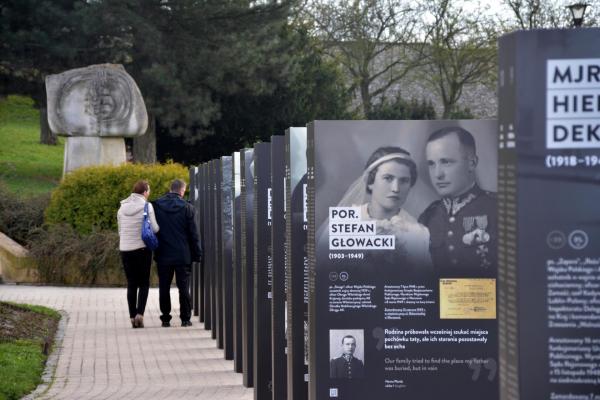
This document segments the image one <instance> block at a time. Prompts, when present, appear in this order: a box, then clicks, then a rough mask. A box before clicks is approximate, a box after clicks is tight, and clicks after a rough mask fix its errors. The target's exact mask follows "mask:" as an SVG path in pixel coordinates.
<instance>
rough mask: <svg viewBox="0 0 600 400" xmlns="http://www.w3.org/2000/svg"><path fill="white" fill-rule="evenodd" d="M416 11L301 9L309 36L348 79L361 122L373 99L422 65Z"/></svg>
mask: <svg viewBox="0 0 600 400" xmlns="http://www.w3.org/2000/svg"><path fill="white" fill-rule="evenodd" d="M421 9H422V5H421V4H420V3H419V2H414V1H405V0H353V1H351V2H344V1H336V0H314V1H311V2H309V4H308V5H307V6H306V7H304V8H303V15H304V18H305V19H306V20H309V21H310V22H311V23H312V24H313V27H314V34H315V35H316V36H317V37H320V38H321V39H322V40H323V42H324V43H325V46H326V49H327V53H328V54H329V55H330V56H331V57H334V58H335V59H336V60H337V61H338V62H339V63H340V65H342V66H343V68H344V69H345V71H346V73H347V74H348V76H349V77H350V79H351V85H350V90H351V91H352V93H354V94H355V95H356V96H357V97H359V98H360V105H359V106H358V107H357V110H356V111H358V112H359V113H360V114H363V116H365V115H368V114H369V111H370V110H371V108H372V105H373V101H374V100H375V99H376V98H378V97H379V96H382V95H384V94H385V93H386V91H388V89H390V87H392V86H393V85H395V84H397V83H398V82H399V81H400V80H402V79H403V78H404V77H405V76H406V75H407V74H408V73H409V72H410V71H412V70H414V69H415V68H416V67H418V66H421V65H423V56H422V53H423V46H424V43H423V41H422V40H420V39H421V38H420V37H419V35H420V34H421V32H422V31H421V30H420V28H421V27H420V20H419V14H420V11H421Z"/></svg>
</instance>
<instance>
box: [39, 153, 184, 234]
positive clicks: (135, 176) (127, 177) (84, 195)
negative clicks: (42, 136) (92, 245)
mask: <svg viewBox="0 0 600 400" xmlns="http://www.w3.org/2000/svg"><path fill="white" fill-rule="evenodd" d="M188 175H189V174H188V170H187V168H185V167H184V166H183V165H181V164H175V163H168V164H163V165H159V164H153V165H147V164H124V165H120V166H116V167H115V166H96V167H86V168H80V169H77V170H75V171H73V172H71V173H69V174H67V176H65V177H64V178H63V180H62V182H61V183H60V185H59V186H58V188H56V189H55V190H54V191H53V192H52V197H51V198H50V205H49V206H48V208H47V209H46V213H45V217H46V223H48V224H63V223H66V224H68V225H70V226H72V227H73V228H75V230H76V231H77V232H79V233H81V234H88V233H91V232H92V231H97V230H112V231H116V230H117V211H118V209H119V206H120V201H121V200H123V199H125V198H126V197H128V196H129V194H130V193H131V189H132V188H133V185H134V184H135V182H136V181H138V180H139V179H146V180H147V181H148V182H149V183H150V200H154V199H157V198H158V197H160V196H162V195H163V194H165V193H166V192H168V191H169V184H170V183H171V181H172V180H173V179H176V178H179V179H184V180H185V181H186V182H187V180H188Z"/></svg>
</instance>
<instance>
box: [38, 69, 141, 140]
mask: <svg viewBox="0 0 600 400" xmlns="http://www.w3.org/2000/svg"><path fill="white" fill-rule="evenodd" d="M46 91H47V94H48V122H49V124H50V129H52V131H53V132H55V133H56V134H58V135H63V136H100V137H131V136H140V135H143V134H144V133H145V132H146V129H147V127H148V115H147V113H146V106H145V104H144V99H143V98H142V95H141V93H140V91H139V89H138V87H137V85H136V84H135V82H134V80H133V79H132V78H131V76H129V75H128V74H127V72H125V69H124V68H123V67H122V66H120V65H113V64H102V65H93V66H90V67H86V68H79V69H73V70H70V71H66V72H63V73H62V74H58V75H49V76H48V77H47V78H46Z"/></svg>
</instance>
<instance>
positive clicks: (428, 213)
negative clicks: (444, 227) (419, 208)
mask: <svg viewBox="0 0 600 400" xmlns="http://www.w3.org/2000/svg"><path fill="white" fill-rule="evenodd" d="M441 206H442V200H435V201H434V202H432V203H431V204H430V205H429V206H428V207H427V208H426V209H425V210H424V211H423V212H422V213H421V215H419V219H418V221H419V223H420V224H422V225H427V222H429V219H430V218H431V217H432V215H433V213H434V212H435V209H436V208H437V207H441Z"/></svg>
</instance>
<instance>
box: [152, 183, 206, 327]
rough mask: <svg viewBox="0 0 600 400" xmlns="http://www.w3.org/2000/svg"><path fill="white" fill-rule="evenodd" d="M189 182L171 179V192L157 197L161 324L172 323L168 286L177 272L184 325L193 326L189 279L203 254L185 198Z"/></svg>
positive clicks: (189, 206) (155, 257) (191, 212)
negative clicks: (194, 264)
mask: <svg viewBox="0 0 600 400" xmlns="http://www.w3.org/2000/svg"><path fill="white" fill-rule="evenodd" d="M185 188H186V184H185V182H184V181H182V180H180V179H175V180H174V181H173V182H171V188H170V190H171V191H170V192H169V193H167V194H166V195H164V196H162V197H161V198H160V199H158V200H156V201H155V202H154V203H153V205H154V213H155V214H156V221H157V222H158V226H160V233H159V235H158V243H159V245H158V249H157V250H156V252H155V253H154V259H155V260H156V264H157V265H158V286H159V303H160V311H161V313H162V315H161V316H160V319H161V321H162V326H164V327H167V326H170V325H171V323H170V322H169V321H171V295H170V293H169V290H170V288H171V282H172V281H173V274H175V281H176V283H177V289H179V307H180V315H179V316H180V318H181V326H191V325H192V323H191V321H190V318H191V316H192V314H191V309H192V303H191V299H190V292H189V280H190V272H191V264H192V261H194V262H199V261H200V258H201V256H202V251H201V250H200V240H199V239H198V230H197V228H196V223H195V220H194V208H193V207H192V205H191V204H189V203H188V202H187V201H185V200H183V195H184V193H185Z"/></svg>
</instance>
